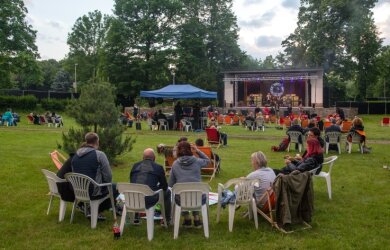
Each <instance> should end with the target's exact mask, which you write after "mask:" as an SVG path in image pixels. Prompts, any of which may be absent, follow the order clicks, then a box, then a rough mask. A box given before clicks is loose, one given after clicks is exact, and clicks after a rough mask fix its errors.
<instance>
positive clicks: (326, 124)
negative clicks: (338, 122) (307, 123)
mask: <svg viewBox="0 0 390 250" xmlns="http://www.w3.org/2000/svg"><path fill="white" fill-rule="evenodd" d="M331 125H332V122H329V121H325V122H324V128H327V127H330V126H331Z"/></svg>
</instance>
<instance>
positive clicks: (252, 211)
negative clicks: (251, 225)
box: [217, 178, 259, 232]
mask: <svg viewBox="0 0 390 250" xmlns="http://www.w3.org/2000/svg"><path fill="white" fill-rule="evenodd" d="M233 185H234V192H235V194H236V196H235V200H234V203H229V204H228V207H229V231H230V232H232V231H233V221H234V214H235V211H236V206H237V205H248V214H249V219H252V216H253V218H254V221H255V227H256V229H258V220H257V213H256V211H257V207H256V200H255V198H254V196H253V192H254V185H259V180H256V179H246V178H235V179H231V180H229V181H228V182H226V183H225V184H221V183H218V207H217V223H218V222H219V219H220V214H221V207H222V205H221V204H222V192H223V191H224V190H225V189H228V188H229V187H231V186H233Z"/></svg>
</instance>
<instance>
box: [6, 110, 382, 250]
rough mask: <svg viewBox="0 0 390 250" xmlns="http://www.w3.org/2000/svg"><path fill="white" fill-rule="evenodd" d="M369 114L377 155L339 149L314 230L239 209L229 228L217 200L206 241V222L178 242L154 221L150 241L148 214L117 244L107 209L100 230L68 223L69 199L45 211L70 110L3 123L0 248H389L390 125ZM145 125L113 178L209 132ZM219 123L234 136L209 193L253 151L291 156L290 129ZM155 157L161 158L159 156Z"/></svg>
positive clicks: (277, 162)
mask: <svg viewBox="0 0 390 250" xmlns="http://www.w3.org/2000/svg"><path fill="white" fill-rule="evenodd" d="M363 119H364V122H365V128H366V133H367V136H368V144H369V146H370V147H372V153H371V154H363V155H361V154H360V153H358V152H357V151H356V150H357V146H356V145H354V147H353V153H352V154H346V153H345V152H344V150H343V153H342V155H340V156H339V159H338V160H337V161H336V163H335V165H334V168H333V172H332V191H333V192H332V193H333V199H332V200H329V199H328V194H327V190H326V183H325V180H324V179H320V178H316V179H315V180H314V191H315V203H314V205H315V212H314V216H313V218H312V222H311V225H312V226H313V228H312V229H311V230H305V231H299V232H295V233H293V234H289V235H285V234H282V233H280V232H279V231H277V230H275V229H273V228H271V226H270V224H269V223H268V222H267V221H265V220H264V219H263V218H261V217H259V229H258V230H256V229H255V226H254V223H253V221H249V220H248V219H246V218H242V217H241V216H240V215H241V213H242V212H243V211H244V209H243V208H241V209H240V210H238V212H237V213H236V218H235V221H234V228H233V233H229V231H228V211H227V210H224V211H222V215H221V222H220V223H219V224H217V223H216V206H211V207H210V238H209V239H205V238H204V236H203V229H200V230H199V229H183V228H180V231H179V238H178V239H177V240H173V227H170V228H169V229H168V230H167V229H164V228H161V227H160V226H159V225H157V224H156V227H155V234H154V239H153V241H152V242H148V240H147V237H146V221H145V222H144V223H142V225H141V226H138V227H129V226H127V227H126V228H125V231H124V234H123V236H122V237H121V239H120V240H117V241H115V240H113V234H112V232H111V228H112V224H113V221H112V215H110V213H109V212H107V213H106V216H107V218H108V219H107V220H106V221H104V222H98V225H97V228H96V229H95V230H92V229H90V222H89V220H87V219H85V218H84V217H83V215H82V214H80V213H76V214H75V219H74V223H73V224H69V219H70V211H71V205H70V204H68V207H67V213H66V215H65V221H64V222H62V223H58V211H59V207H58V206H59V201H58V199H54V202H53V206H52V210H51V212H50V214H49V215H46V209H47V206H48V201H49V197H48V196H47V195H46V194H47V192H48V186H47V182H46V180H45V178H44V176H43V174H42V173H41V171H40V169H42V168H45V169H49V170H51V171H56V168H55V166H54V164H53V163H52V162H51V160H50V158H49V154H48V153H49V152H50V151H52V150H54V149H55V148H56V145H57V142H61V134H62V132H66V131H67V129H68V128H69V127H70V126H72V125H75V123H74V121H73V120H72V119H70V118H68V117H66V116H65V119H64V120H65V128H48V127H47V126H37V125H30V124H27V119H26V117H25V114H23V115H22V122H21V123H20V124H19V126H18V127H0V159H1V160H0V180H1V188H0V204H1V205H0V249H43V248H49V249H84V248H90V249H120V248H121V249H123V248H130V249H135V248H140V249H205V248H210V249H233V248H236V249H259V248H261V249H263V248H265V249H389V246H390V237H389V236H390V195H389V187H390V186H389V185H390V182H389V180H390V171H389V170H387V169H383V167H382V166H383V165H390V156H389V155H390V154H389V152H390V138H389V135H390V128H389V127H381V126H380V120H381V116H374V115H371V116H363ZM271 126H273V125H271ZM142 129H143V130H142V131H136V130H135V128H129V129H127V132H126V133H128V134H131V135H133V136H135V137H136V139H137V142H136V144H135V145H134V149H133V150H132V151H131V152H130V153H127V154H125V155H123V156H121V157H119V158H118V159H117V161H116V162H115V163H114V164H113V165H114V166H113V180H114V181H115V182H127V181H128V179H129V172H130V169H131V166H132V164H134V163H135V162H136V161H139V160H140V159H141V158H142V151H143V150H144V149H145V148H146V147H153V148H155V147H156V145H158V144H159V143H164V144H167V145H174V143H175V142H176V141H177V139H178V138H179V137H180V136H188V137H189V139H190V141H194V140H195V139H196V138H198V137H201V138H205V133H204V132H203V133H192V132H189V133H186V132H179V131H161V132H160V131H155V132H152V131H150V130H148V129H147V128H146V123H143V124H142ZM223 130H224V131H225V132H226V133H227V134H228V136H229V138H228V144H229V146H228V147H225V148H220V149H218V150H216V152H217V153H218V154H219V155H220V157H221V159H222V165H221V166H222V172H221V173H220V174H219V175H217V177H216V178H215V179H213V181H212V182H211V183H210V186H211V187H212V191H213V192H217V183H219V182H220V183H224V182H225V181H227V180H228V179H230V178H234V177H240V176H245V175H247V174H248V173H249V172H250V171H251V165H250V155H251V153H253V152H255V151H258V150H261V151H263V152H265V154H266V155H267V157H268V161H269V164H268V165H269V166H271V167H274V168H280V167H282V165H283V156H284V155H285V154H286V153H283V152H271V146H273V145H278V144H279V142H280V141H281V139H282V137H283V136H284V135H285V131H281V130H276V129H274V128H273V127H272V128H268V129H266V131H265V132H251V131H246V130H245V129H244V128H242V127H241V126H240V127H238V126H232V127H229V126H225V127H224V128H223ZM343 149H344V147H343ZM331 154H334V153H331ZM331 154H330V155H331ZM157 161H158V162H159V163H160V164H162V163H163V158H162V157H158V159H157Z"/></svg>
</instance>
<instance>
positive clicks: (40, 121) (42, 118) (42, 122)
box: [39, 115, 48, 124]
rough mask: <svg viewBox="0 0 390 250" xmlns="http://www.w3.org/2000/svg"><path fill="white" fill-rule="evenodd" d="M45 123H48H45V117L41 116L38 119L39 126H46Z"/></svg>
mask: <svg viewBox="0 0 390 250" xmlns="http://www.w3.org/2000/svg"><path fill="white" fill-rule="evenodd" d="M46 123H48V122H47V120H46V118H45V116H43V115H41V116H40V117H39V124H46Z"/></svg>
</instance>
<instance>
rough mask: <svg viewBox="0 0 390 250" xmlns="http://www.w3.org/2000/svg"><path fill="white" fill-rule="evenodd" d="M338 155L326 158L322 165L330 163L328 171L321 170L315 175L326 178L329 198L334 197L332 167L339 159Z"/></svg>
mask: <svg viewBox="0 0 390 250" xmlns="http://www.w3.org/2000/svg"><path fill="white" fill-rule="evenodd" d="M337 158H338V157H337V155H334V156H330V157H327V158H325V159H324V162H323V163H322V166H324V165H329V168H328V172H325V171H321V172H320V173H319V174H315V175H314V177H322V178H325V180H326V186H327V188H328V196H329V200H331V199H332V182H331V178H330V174H331V172H332V167H333V164H334V163H335V161H336V160H337Z"/></svg>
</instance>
